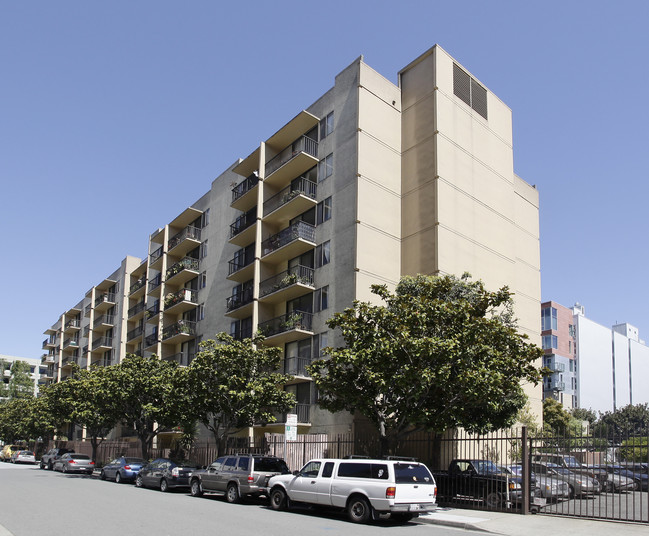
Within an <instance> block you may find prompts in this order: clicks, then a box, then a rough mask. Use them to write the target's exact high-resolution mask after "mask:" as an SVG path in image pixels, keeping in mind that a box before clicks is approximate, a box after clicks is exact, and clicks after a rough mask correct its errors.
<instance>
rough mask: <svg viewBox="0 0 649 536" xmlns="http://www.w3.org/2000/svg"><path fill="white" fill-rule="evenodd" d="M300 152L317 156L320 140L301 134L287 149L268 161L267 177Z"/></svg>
mask: <svg viewBox="0 0 649 536" xmlns="http://www.w3.org/2000/svg"><path fill="white" fill-rule="evenodd" d="M300 153H307V154H310V155H311V156H313V157H316V158H317V157H318V142H317V141H315V140H312V139H311V138H307V137H306V136H300V137H299V138H298V139H297V140H295V141H294V142H293V143H292V144H291V145H289V146H288V147H286V149H284V150H283V151H281V152H280V153H279V154H278V155H276V156H274V157H273V158H271V159H270V160H269V161H268V162H266V177H268V175H270V174H271V173H273V172H274V171H277V170H278V169H279V168H281V167H282V166H283V165H284V164H286V163H287V162H289V161H291V160H292V159H293V158H295V157H296V156H297V155H298V154H300Z"/></svg>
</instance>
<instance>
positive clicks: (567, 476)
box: [531, 462, 601, 498]
mask: <svg viewBox="0 0 649 536" xmlns="http://www.w3.org/2000/svg"><path fill="white" fill-rule="evenodd" d="M531 469H532V471H534V473H535V474H536V475H537V476H549V477H552V478H556V479H557V480H561V481H563V482H565V483H566V484H568V486H569V488H570V497H571V498H574V497H576V496H578V495H594V494H596V493H599V492H600V491H601V487H600V485H599V482H598V481H597V480H595V479H594V478H590V477H589V476H587V475H580V474H576V473H573V472H572V471H570V470H568V469H566V468H565V467H561V466H559V465H557V464H556V463H549V462H548V463H539V462H535V463H532V464H531Z"/></svg>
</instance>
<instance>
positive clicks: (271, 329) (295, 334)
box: [259, 311, 313, 346]
mask: <svg viewBox="0 0 649 536" xmlns="http://www.w3.org/2000/svg"><path fill="white" fill-rule="evenodd" d="M312 323H313V315H312V314H311V313H307V312H305V311H293V312H292V313H289V314H285V315H282V316H278V317H276V318H273V319H271V320H268V321H266V322H262V323H260V324H259V331H260V332H261V334H262V335H264V337H266V341H265V342H267V343H268V344H272V345H273V346H276V345H279V344H285V343H287V342H292V341H296V340H298V339H303V338H304V336H305V335H313V331H312V328H311V326H312Z"/></svg>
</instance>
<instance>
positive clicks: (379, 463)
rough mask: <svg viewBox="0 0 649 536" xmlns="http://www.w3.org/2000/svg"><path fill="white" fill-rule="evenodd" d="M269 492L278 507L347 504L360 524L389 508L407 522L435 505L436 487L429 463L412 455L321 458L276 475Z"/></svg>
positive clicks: (344, 507) (269, 485) (385, 511)
mask: <svg viewBox="0 0 649 536" xmlns="http://www.w3.org/2000/svg"><path fill="white" fill-rule="evenodd" d="M268 494H269V497H270V506H271V508H273V509H274V510H283V509H286V508H289V507H290V505H291V503H296V502H297V503H306V504H317V505H321V506H330V507H333V508H340V509H344V510H345V511H346V512H347V515H348V516H349V519H350V520H351V521H353V522H355V523H365V522H367V521H369V520H370V519H378V516H379V515H381V514H388V513H389V514H390V517H391V518H393V519H397V520H399V521H404V522H406V521H409V520H411V519H412V518H413V517H416V516H418V515H419V514H420V513H427V512H430V511H432V510H434V509H435V501H436V497H437V486H436V484H435V479H434V478H433V475H432V474H431V473H430V471H429V470H428V467H426V466H425V465H424V464H422V463H418V462H415V461H409V460H407V459H389V458H388V459H384V460H371V459H360V458H353V459H342V460H341V459H322V460H311V461H310V462H308V463H307V464H306V465H305V466H304V467H303V468H302V469H301V470H300V471H295V472H294V473H293V474H292V475H277V476H274V477H272V478H271V479H270V480H269V481H268Z"/></svg>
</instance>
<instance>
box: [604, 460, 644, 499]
mask: <svg viewBox="0 0 649 536" xmlns="http://www.w3.org/2000/svg"><path fill="white" fill-rule="evenodd" d="M597 467H598V468H599V469H603V470H604V471H606V472H608V478H607V479H606V482H604V486H603V490H604V491H609V492H614V493H622V492H623V491H633V490H635V489H641V488H642V486H643V485H644V489H645V490H646V489H647V478H648V477H647V475H640V474H638V475H637V477H638V478H637V479H636V478H635V476H636V474H635V473H634V472H633V471H630V470H628V469H626V468H624V467H621V466H619V465H599V466H597ZM642 476H644V484H643V482H642V478H641V477H642Z"/></svg>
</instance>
